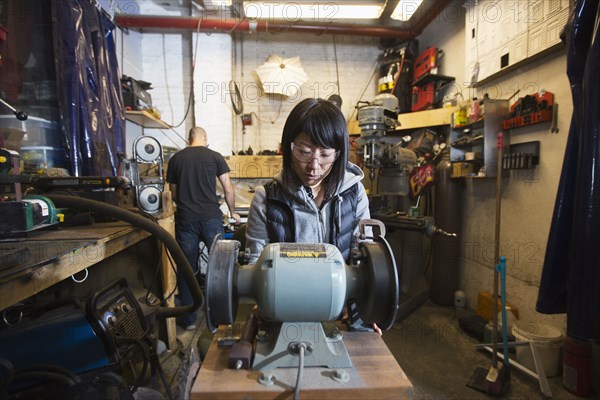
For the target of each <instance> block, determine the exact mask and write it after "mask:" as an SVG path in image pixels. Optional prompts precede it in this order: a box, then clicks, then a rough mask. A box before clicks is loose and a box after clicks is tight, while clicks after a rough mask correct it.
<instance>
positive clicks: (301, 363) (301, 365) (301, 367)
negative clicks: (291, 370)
mask: <svg viewBox="0 0 600 400" xmlns="http://www.w3.org/2000/svg"><path fill="white" fill-rule="evenodd" d="M305 348H306V345H305V344H304V343H300V344H299V345H298V353H299V355H300V361H298V375H296V386H295V387H294V400H298V396H299V395H300V383H301V382H302V374H303V373H304V350H305Z"/></svg>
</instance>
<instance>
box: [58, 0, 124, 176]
mask: <svg viewBox="0 0 600 400" xmlns="http://www.w3.org/2000/svg"><path fill="white" fill-rule="evenodd" d="M52 8H53V17H54V18H53V21H54V44H55V48H54V52H55V59H56V73H57V81H58V87H59V90H60V91H61V93H60V96H59V98H60V109H61V114H62V118H63V126H64V129H65V138H66V142H67V148H68V154H67V156H68V159H69V163H70V170H71V173H72V174H73V175H75V176H89V175H95V176H113V175H116V174H117V169H118V163H119V157H120V156H121V155H124V154H125V151H124V148H125V134H124V127H125V115H124V111H123V102H122V98H121V92H120V83H119V73H118V67H117V63H116V54H115V46H114V40H113V36H112V30H113V29H114V25H113V24H112V23H111V22H110V20H108V18H106V17H105V15H104V14H103V13H102V12H101V11H99V10H98V9H97V8H96V7H95V6H94V5H92V4H91V2H90V0H54V1H53V2H52Z"/></svg>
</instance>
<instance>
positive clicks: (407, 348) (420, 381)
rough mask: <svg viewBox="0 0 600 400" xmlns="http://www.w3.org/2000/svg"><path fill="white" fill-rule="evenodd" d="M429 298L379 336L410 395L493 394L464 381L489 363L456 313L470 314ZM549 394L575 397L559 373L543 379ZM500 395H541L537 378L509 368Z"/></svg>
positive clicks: (461, 396) (487, 355) (474, 396)
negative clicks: (407, 382)
mask: <svg viewBox="0 0 600 400" xmlns="http://www.w3.org/2000/svg"><path fill="white" fill-rule="evenodd" d="M472 314H473V312H471V311H468V310H467V311H463V312H457V311H456V310H455V309H454V308H453V307H442V306H436V305H435V304H433V303H432V302H430V301H428V302H426V303H425V304H424V305H422V306H421V307H420V308H419V309H417V310H416V311H415V312H414V313H412V314H410V315H409V316H408V317H407V318H405V319H404V320H402V321H400V322H397V323H396V324H395V325H394V327H392V328H391V329H390V330H388V331H386V332H384V334H383V340H384V341H385V343H386V344H387V346H388V348H389V349H390V351H391V352H392V354H393V355H394V357H395V358H396V360H397V361H398V363H399V364H400V366H401V367H402V369H403V370H404V372H405V373H406V375H407V376H408V378H409V379H410V381H411V382H412V384H413V386H414V390H415V395H414V399H489V398H498V397H493V396H489V395H487V394H485V393H481V392H479V391H477V390H475V389H472V388H470V387H468V386H466V384H467V382H468V381H469V379H470V378H471V376H472V375H473V372H474V371H475V369H476V368H477V367H483V368H485V369H486V370H487V369H489V368H490V367H491V363H492V361H491V360H492V358H491V354H490V353H487V352H484V351H478V350H476V349H475V347H474V345H475V344H477V343H478V342H477V340H475V339H473V338H471V337H470V336H468V335H466V334H465V333H463V332H462V330H461V328H460V327H459V324H458V318H459V317H461V316H465V315H472ZM548 380H549V384H550V389H551V390H552V395H553V396H552V398H554V399H565V400H570V399H580V397H577V396H574V395H572V394H571V393H569V392H567V391H566V390H565V389H564V388H563V386H562V376H560V375H559V376H556V377H552V378H548ZM502 398H506V399H544V398H545V396H544V395H543V394H542V392H541V391H540V386H539V383H538V381H537V380H534V379H533V378H531V377H528V376H526V375H524V374H523V373H521V372H519V371H517V370H515V369H514V368H512V369H511V379H510V385H509V387H508V390H507V392H506V393H505V395H504V396H503V397H502Z"/></svg>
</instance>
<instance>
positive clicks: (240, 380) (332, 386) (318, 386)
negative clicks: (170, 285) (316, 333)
mask: <svg viewBox="0 0 600 400" xmlns="http://www.w3.org/2000/svg"><path fill="white" fill-rule="evenodd" d="M342 333H343V336H344V339H343V340H344V344H345V345H346V348H347V350H348V354H349V355H350V358H351V360H352V363H353V367H352V368H346V369H344V370H345V371H346V372H348V374H349V375H350V379H349V381H348V382H345V383H341V382H338V381H336V380H334V379H333V378H332V376H333V373H334V371H333V370H331V369H327V368H319V367H309V368H305V369H304V376H303V378H302V382H301V385H300V393H299V397H300V398H301V399H336V400H339V399H359V398H362V399H406V398H412V396H413V386H412V384H411V383H410V381H409V379H408V377H407V376H406V374H405V373H404V371H403V370H402V368H401V367H400V365H398V363H397V361H396V359H395V358H394V356H393V355H392V353H391V352H390V351H389V349H388V348H387V346H386V345H385V343H384V342H383V340H382V338H381V336H379V335H378V334H377V333H367V332H342ZM217 339H218V333H217V334H216V335H215V336H214V338H213V340H212V342H211V345H210V347H209V349H208V352H207V354H206V357H205V359H204V361H203V362H202V366H201V368H200V372H199V373H198V376H197V378H196V381H195V382H194V385H193V386H192V390H191V393H190V399H192V400H193V399H218V400H228V399H231V400H233V399H287V398H290V399H291V398H292V397H293V396H292V395H293V391H294V386H295V384H296V375H297V372H298V369H297V368H277V369H275V370H273V371H271V372H272V373H274V374H275V377H276V380H275V383H274V384H273V385H271V386H265V385H262V384H260V383H258V376H259V372H258V371H251V370H235V369H229V368H227V364H228V354H229V350H228V349H224V348H219V347H218V345H217Z"/></svg>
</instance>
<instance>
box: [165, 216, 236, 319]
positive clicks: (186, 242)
mask: <svg viewBox="0 0 600 400" xmlns="http://www.w3.org/2000/svg"><path fill="white" fill-rule="evenodd" d="M224 232H225V230H224V229H223V220H222V219H221V218H214V219H208V220H199V221H193V222H175V238H176V239H177V243H179V246H180V247H181V250H183V253H184V254H185V256H186V258H187V259H188V261H189V263H190V265H191V266H192V270H193V271H194V273H199V266H198V258H199V257H200V249H199V247H200V242H204V244H205V245H206V248H208V249H210V246H211V245H212V242H213V239H214V238H215V236H217V235H218V234H219V233H221V234H223V233H224ZM178 268H181V267H179V266H178ZM177 285H178V286H179V297H180V301H181V305H182V306H185V305H188V304H192V303H193V299H192V294H191V292H190V289H189V287H188V285H187V282H185V279H184V277H183V274H182V273H180V272H178V273H177ZM194 323H196V313H195V312H194V313H188V314H186V315H184V316H182V317H181V319H180V324H181V325H183V326H184V327H185V326H188V325H192V324H194Z"/></svg>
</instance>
